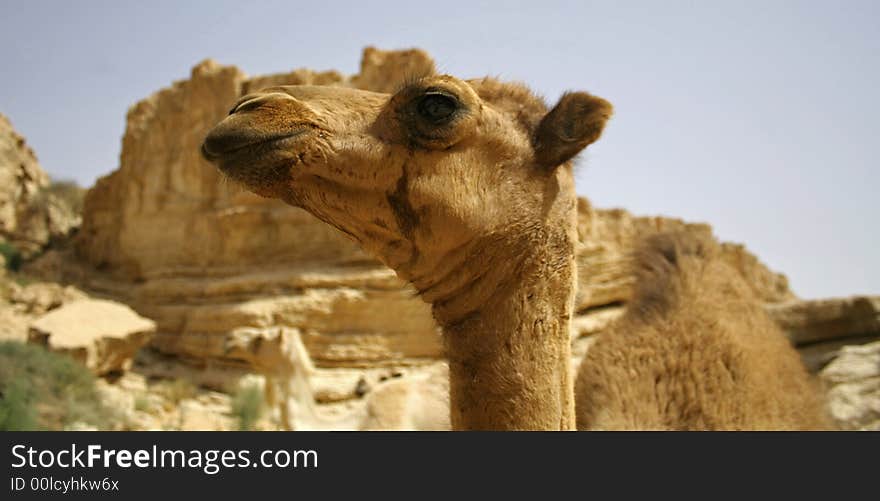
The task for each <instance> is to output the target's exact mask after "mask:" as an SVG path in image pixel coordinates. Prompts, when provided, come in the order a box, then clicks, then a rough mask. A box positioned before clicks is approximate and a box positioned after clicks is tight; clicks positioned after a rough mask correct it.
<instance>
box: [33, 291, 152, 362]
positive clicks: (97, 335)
mask: <svg viewBox="0 0 880 501" xmlns="http://www.w3.org/2000/svg"><path fill="white" fill-rule="evenodd" d="M155 330H156V324H155V323H154V322H153V321H152V320H149V319H146V318H143V317H141V316H140V315H138V314H137V313H135V312H134V311H132V309H131V308H129V307H127V306H125V305H123V304H119V303H115V302H113V301H107V300H98V299H81V300H78V301H73V302H71V303H68V304H66V305H64V306H62V307H60V308H57V309H55V310H53V311H51V312H49V313H47V314H45V315H43V316H42V317H40V318H38V319H37V320H36V321H35V322H33V323H32V324H31V326H30V330H29V332H28V341H29V342H31V343H37V344H41V345H43V346H45V347H46V348H48V349H49V350H51V351H55V352H60V353H67V354H69V355H71V356H72V357H73V358H74V359H76V360H77V361H79V362H80V363H82V364H83V365H85V366H86V367H87V368H89V369H90V370H91V371H92V372H94V373H95V374H97V375H106V374H109V373H113V372H122V371H125V370H128V369H129V368H130V367H131V364H132V359H133V358H134V355H135V353H137V351H138V350H139V349H140V348H141V347H142V346H144V345H145V344H146V343H147V341H149V338H150V336H152V335H153V332H155Z"/></svg>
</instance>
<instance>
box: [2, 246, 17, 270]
mask: <svg viewBox="0 0 880 501" xmlns="http://www.w3.org/2000/svg"><path fill="white" fill-rule="evenodd" d="M0 254H3V257H4V258H5V259H6V269H8V270H10V271H18V270H19V269H20V268H21V259H22V258H21V252H20V251H19V250H18V248H16V247H15V246H14V245H12V244H11V243H9V242H0Z"/></svg>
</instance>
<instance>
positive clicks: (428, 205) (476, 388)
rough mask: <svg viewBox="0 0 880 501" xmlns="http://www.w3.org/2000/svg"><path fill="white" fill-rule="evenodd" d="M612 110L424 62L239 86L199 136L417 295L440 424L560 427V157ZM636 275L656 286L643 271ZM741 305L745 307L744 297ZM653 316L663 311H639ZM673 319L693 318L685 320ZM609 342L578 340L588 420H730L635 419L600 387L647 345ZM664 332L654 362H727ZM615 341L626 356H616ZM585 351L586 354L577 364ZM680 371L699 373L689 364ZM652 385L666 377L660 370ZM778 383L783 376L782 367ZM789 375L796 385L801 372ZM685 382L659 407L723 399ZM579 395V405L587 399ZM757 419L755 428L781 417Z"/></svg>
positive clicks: (563, 363) (621, 383) (566, 182)
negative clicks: (441, 391) (371, 81)
mask: <svg viewBox="0 0 880 501" xmlns="http://www.w3.org/2000/svg"><path fill="white" fill-rule="evenodd" d="M611 114H612V106H611V104H610V103H609V102H607V101H606V100H604V99H602V98H600V97H597V96H593V95H591V94H589V93H586V92H570V93H567V94H564V95H563V96H562V97H561V98H560V100H559V101H558V102H557V104H556V105H555V106H554V107H553V108H552V109H550V110H549V111H548V107H547V106H546V105H545V104H544V102H543V101H542V100H541V99H539V98H538V97H536V96H535V95H534V94H533V93H532V92H531V91H529V90H528V89H527V88H526V87H525V86H523V85H520V84H512V83H502V82H499V81H497V80H495V79H491V78H482V79H475V80H460V79H457V78H455V77H452V76H449V75H428V76H424V77H421V78H418V79H414V80H412V81H409V82H407V83H406V84H405V85H403V86H402V87H401V88H400V89H399V90H398V91H397V92H395V93H393V94H385V93H376V92H368V91H363V90H356V89H351V88H344V87H328V86H305V85H304V86H282V87H271V88H267V89H264V90H262V91H260V92H256V93H252V94H248V95H245V96H243V97H242V98H241V99H239V101H238V102H237V103H235V105H234V106H233V108H232V110H231V111H230V113H229V116H227V117H226V118H225V119H223V120H222V121H221V122H220V123H219V124H217V125H216V126H215V127H214V128H213V129H212V130H211V131H210V132H209V133H208V135H207V137H206V138H205V141H204V143H203V145H202V153H203V155H204V156H205V158H206V159H208V160H209V161H211V162H214V163H215V164H216V165H217V167H218V168H219V169H220V170H221V171H222V172H223V173H224V174H225V175H226V176H227V177H229V178H231V179H233V180H235V181H238V182H239V183H241V184H243V185H244V186H245V187H247V188H248V189H250V190H251V191H253V192H254V193H257V194H258V195H261V196H264V197H269V198H277V199H280V200H282V201H284V202H286V203H288V204H290V205H293V206H297V207H302V208H304V209H305V210H307V211H309V212H310V213H311V214H313V215H314V216H316V217H317V218H319V219H321V220H323V221H324V222H326V223H328V224H330V225H332V226H334V227H336V228H337V229H339V230H340V231H341V232H343V233H345V234H346V235H348V236H349V237H350V238H351V239H353V240H355V241H356V242H358V243H359V244H360V245H361V246H362V247H363V248H364V249H365V250H366V251H367V252H369V253H371V254H372V255H374V256H376V257H377V258H378V259H379V260H381V261H382V262H383V263H385V264H386V265H387V266H389V267H390V268H392V269H393V270H395V272H396V273H397V275H398V276H399V277H401V278H402V279H404V280H406V281H408V282H410V283H411V284H412V285H413V286H414V288H415V289H416V290H417V291H418V293H419V295H420V296H421V298H422V299H423V300H425V301H426V302H428V303H429V304H431V307H432V313H433V316H434V318H435V319H436V321H437V323H438V325H439V326H440V327H441V330H442V332H443V339H444V344H445V348H446V354H447V357H448V360H449V398H450V410H449V412H450V422H451V426H452V428H453V429H456V430H477V429H492V430H574V429H575V427H576V416H575V401H574V400H575V398H574V395H575V393H574V381H573V371H572V369H571V366H570V352H571V346H570V334H569V332H570V322H571V316H572V313H573V309H574V292H575V288H576V273H575V262H574V253H575V245H576V243H577V234H576V217H577V213H576V207H577V198H576V194H575V189H574V179H573V172H572V159H573V158H574V157H575V156H576V155H577V154H578V153H579V152H581V151H582V150H584V149H585V148H586V147H587V146H588V145H590V144H592V143H594V142H595V141H596V140H598V139H599V137H600V136H601V134H602V132H603V130H604V127H605V124H606V122H607V121H608V119H609V118H610V116H611ZM688 276H689V275H685V278H687V277H688ZM648 278H651V279H652V280H653V277H648ZM661 278H662V277H661ZM683 280H684V279H683ZM688 280H689V279H688ZM714 285H718V286H719V287H730V285H728V284H725V283H723V282H722V283H718V284H714ZM643 290H644V291H648V290H652V289H651V286H650V284H646V285H644V287H643ZM719 297H720V296H719ZM689 298H690V296H689ZM670 301H673V300H672V299H670ZM661 303H662V302H661V301H659V300H658V302H657V304H661ZM719 307H724V308H729V309H730V310H731V312H735V311H737V310H736V309H735V308H734V307H733V306H730V307H725V306H723V305H719ZM679 311H682V312H684V311H686V309H684V308H679ZM739 311H743V312H747V313H748V314H750V315H751V314H753V313H754V311H753V310H752V309H750V308H745V307H742V308H740V310H739ZM702 313H703V317H701V319H702V320H703V321H704V322H708V323H710V324H711V323H712V322H716V320H713V318H712V317H711V313H712V311H711V308H710V307H709V304H708V303H707V305H706V307H705V308H704V310H703V311H702ZM685 316H686V315H684V314H682V317H685ZM649 318H650V319H655V318H656V319H657V321H658V322H662V321H663V318H661V317H659V316H644V319H645V320H648V319H649ZM717 321H718V322H721V321H722V319H718V320H717ZM723 321H731V320H729V319H727V320H723ZM732 321H733V322H734V323H735V322H736V319H733V320H732ZM753 323H754V324H755V325H759V324H761V322H760V321H759V320H757V319H755V320H753ZM633 325H635V324H633ZM682 325H692V326H695V327H699V328H702V327H705V325H704V324H700V323H699V322H697V321H694V322H693V323H692V324H684V323H682ZM761 325H763V324H761ZM638 326H639V327H644V326H642V325H641V324H638ZM742 327H749V323H748V322H746V324H745V325H743V326H742ZM763 327H765V328H766V326H763ZM739 328H740V326H736V325H732V326H731V329H733V330H736V329H739ZM765 330H767V329H765ZM642 332H643V333H644V335H645V336H646V337H648V338H652V339H651V340H652V341H653V342H654V343H655V344H659V345H660V347H661V348H662V347H663V340H662V339H657V338H658V336H660V334H662V333H665V332H666V331H665V330H664V326H662V325H660V326H656V327H653V328H652V327H644V328H643V329H642ZM712 332H714V331H712ZM634 335H636V334H634ZM707 335H708V336H712V334H711V332H710V333H709V334H707ZM745 337H746V338H748V339H752V338H754V335H751V334H748V335H746V336H745ZM615 339H618V340H615ZM620 339H623V336H619V337H618V338H612V337H609V340H608V341H607V342H608V348H602V345H600V346H599V347H598V348H599V349H597V350H595V351H591V352H592V353H593V355H590V356H588V358H589V360H587V361H585V364H584V367H583V368H582V376H583V377H582V378H581V380H582V382H583V384H581V385H580V389H582V390H583V389H590V390H595V391H597V392H598V393H597V395H594V396H589V395H586V396H585V395H581V399H582V400H583V404H582V405H579V407H580V408H581V410H582V411H583V412H581V414H580V415H581V416H582V419H581V422H582V423H583V424H585V426H588V427H593V428H664V427H668V428H676V429H677V428H690V427H702V426H705V427H707V428H708V427H714V426H721V427H723V426H728V425H730V426H732V427H738V425H739V424H740V423H739V422H738V421H721V420H719V421H712V420H709V419H708V417H707V418H704V419H703V421H700V420H697V421H695V422H694V423H689V422H688V423H684V424H682V423H679V422H674V423H671V424H668V423H665V422H662V421H658V420H656V419H653V420H651V419H648V420H644V421H643V420H642V414H645V413H644V412H642V410H641V407H640V406H641V405H643V404H641V403H640V402H639V401H637V400H632V401H631V402H630V401H627V402H628V403H625V404H620V405H617V406H615V402H614V401H613V397H614V395H613V394H611V389H612V388H623V387H626V386H627V385H628V384H630V380H631V376H632V374H630V373H629V372H628V368H627V367H626V366H625V365H623V366H617V367H615V366H613V365H615V364H617V363H618V362H620V363H624V362H629V361H631V359H633V357H635V359H636V360H637V359H638V356H639V355H640V354H641V353H646V352H645V351H644V350H642V348H641V347H640V346H639V345H638V344H637V343H623V341H620ZM688 339H690V342H691V343H693V342H695V341H694V339H693V338H688ZM697 340H698V341H701V340H699V339H697ZM636 341H637V342H641V340H639V339H636ZM777 341H778V340H777V339H775V338H774V340H772V341H768V342H767V343H769V344H774V343H776V344H775V345H774V346H775V348H774V349H773V350H770V351H769V352H766V353H756V351H755V350H751V351H749V350H745V351H741V352H735V353H733V354H732V355H731V356H733V357H734V358H736V357H740V356H746V357H747V356H756V357H765V358H764V360H763V363H765V364H773V363H776V362H777V360H776V358H775V357H776V355H778V354H780V353H782V358H783V359H785V360H784V361H783V362H784V364H785V366H786V367H788V366H789V365H790V363H789V362H791V360H789V359H790V358H791V357H790V356H789V355H790V354H786V353H784V352H785V349H784V348H783V347H782V346H781V345H779V343H777ZM767 343H764V344H767ZM670 346H671V349H673V350H678V349H680V348H683V349H686V350H690V351H685V352H683V353H680V354H678V353H676V352H675V351H673V352H670V353H668V358H669V360H670V361H671V362H674V364H673V365H671V366H669V367H668V368H667V369H665V370H668V371H669V372H668V373H665V374H662V376H664V377H665V376H667V375H668V376H669V377H672V378H678V377H681V373H682V371H688V370H689V369H688V367H695V368H698V367H701V366H700V365H689V364H710V363H720V364H724V363H727V362H726V360H725V359H724V358H723V357H722V358H720V359H718V358H714V359H712V360H700V361H697V360H691V358H693V357H700V356H703V355H704V354H710V355H712V356H715V355H717V354H718V352H717V350H715V351H713V350H708V349H707V351H705V352H702V351H700V350H699V349H695V348H699V346H694V345H692V344H691V345H688V344H687V343H685V345H683V346H680V345H670ZM788 349H789V350H791V348H790V347H789V348H788ZM621 351H622V352H625V353H626V355H627V357H628V358H627V359H623V358H621V357H620V356H618V355H619V352H621ZM792 353H793V351H792ZM603 354H605V355H603ZM795 356H796V355H795ZM759 363H761V362H759V361H756V362H755V364H759ZM596 364H599V365H600V367H597V368H595V371H596V372H595V374H593V373H590V372H589V370H590V366H592V365H596ZM603 364H606V365H608V364H610V365H612V366H608V367H606V366H605V365H603ZM749 367H751V366H748V364H746V365H743V370H747V369H748V368H749ZM695 370H697V369H695ZM780 370H781V371H783V372H784V371H785V370H786V369H780ZM584 371H587V372H584ZM767 372H768V371H764V372H763V373H764V374H766V373H767ZM769 372H772V371H769ZM594 376H595V377H594ZM603 377H605V378H611V379H610V380H608V381H603V380H602V378H603ZM713 377H714V373H713ZM794 379H797V378H794ZM692 381H696V382H699V381H701V379H700V375H699V374H695V375H694V376H693V380H692ZM736 381H738V380H737V379H734V382H736ZM749 381H751V382H752V383H751V384H754V381H753V380H749ZM785 381H788V382H791V380H790V379H786V380H785ZM651 384H654V385H655V386H657V387H658V388H659V387H660V386H662V385H668V384H674V383H671V382H667V381H664V380H662V378H661V379H658V380H656V381H654V382H652V383H651ZM731 384H733V383H731ZM638 388H642V389H643V390H644V388H645V386H644V385H641V386H638ZM707 388H709V389H710V390H712V391H714V390H715V387H714V386H711V385H710V386H707ZM726 388H727V389H730V388H731V386H728V387H726ZM774 388H776V389H777V390H779V391H782V389H785V390H788V389H789V387H787V386H786V385H785V382H780V384H779V385H778V386H774ZM697 389H699V388H697ZM790 389H791V390H792V391H801V390H803V385H801V384H792V385H791V386H790ZM693 390H695V389H694V388H692V387H690V386H688V387H686V388H685V389H684V390H683V391H684V393H683V394H682V393H681V392H670V393H669V394H668V396H667V395H666V394H664V395H661V398H670V399H673V400H669V401H666V404H668V405H670V406H673V407H675V408H676V409H681V410H682V412H685V415H684V416H681V418H682V419H685V418H687V416H688V415H687V412H688V411H689V409H690V407H688V405H689V402H691V401H692V400H699V399H710V400H712V399H715V401H717V398H726V397H730V396H731V395H732V396H734V397H736V396H737V392H736V391H734V392H733V394H731V393H727V394H724V395H713V394H711V393H707V394H699V395H695V394H694V393H693V392H692V391H693ZM632 391H633V392H637V390H636V389H633V390H632ZM774 391H775V390H774ZM636 394H637V393H636ZM765 396H766V395H765ZM716 397H717V398H716ZM771 397H772V398H771V400H772V399H773V398H780V399H785V398H787V397H786V396H784V395H781V394H774V395H771ZM679 398H684V399H685V401H684V402H682V403H679V402H678V400H677V399H679ZM646 402H650V401H646ZM750 402H752V403H754V401H750ZM747 404H748V402H747ZM603 405H604V406H607V407H605V408H603V407H601V406H603ZM630 405H633V406H635V410H634V409H633V408H630ZM644 405H654V406H656V405H655V403H645V404H644ZM706 405H713V404H712V402H706ZM719 405H722V406H725V405H727V403H724V402H722V403H719ZM731 405H734V404H731ZM748 405H751V404H748ZM768 405H769V404H768ZM584 406H587V407H593V408H592V409H590V410H589V412H588V411H586V410H584V409H585V407H584ZM740 410H744V409H740ZM770 414H772V413H770ZM761 416H763V414H761ZM649 417H652V418H653V416H649ZM646 419H647V418H646ZM742 419H743V420H748V416H743V417H742ZM760 419H761V420H758V421H754V422H753V423H754V424H755V427H762V426H767V427H771V426H773V427H775V426H776V425H777V424H778V423H781V421H771V420H767V421H762V420H763V419H764V418H763V417H761V418H760ZM780 419H781V418H780ZM779 426H780V427H784V426H782V425H781V424H779ZM742 427H747V426H746V425H743V426H742ZM793 427H794V426H793Z"/></svg>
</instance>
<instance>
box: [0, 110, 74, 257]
mask: <svg viewBox="0 0 880 501" xmlns="http://www.w3.org/2000/svg"><path fill="white" fill-rule="evenodd" d="M61 186H62V188H63V189H64V190H65V192H66V193H69V192H71V191H76V190H77V188H76V187H75V185H73V184H71V183H64V184H63V185H61ZM74 195H76V194H74ZM79 222H80V216H79V213H78V208H76V207H72V206H71V204H70V203H69V200H68V199H67V198H66V197H65V196H62V195H61V193H59V192H57V191H56V190H54V189H53V188H52V186H51V183H50V180H49V175H48V174H46V172H45V171H43V169H42V167H40V164H39V162H37V156H36V155H35V154H34V151H33V150H32V149H31V148H30V147H29V146H28V145H27V143H26V142H25V139H24V138H23V137H22V136H21V135H20V134H18V133H17V132H16V131H15V130H14V129H13V128H12V124H11V123H10V122H9V119H7V118H6V117H5V116H4V115H2V114H0V239H2V240H5V241H8V242H11V243H12V244H13V245H14V246H15V247H16V248H17V249H18V250H19V251H21V252H22V254H23V255H24V256H25V257H29V256H32V255H34V254H36V253H37V252H39V251H40V250H41V249H42V248H43V247H44V246H45V245H46V244H48V243H49V241H50V240H51V239H53V238H61V237H64V236H66V235H67V234H68V233H70V231H71V230H72V229H74V228H75V227H77V226H78V225H79Z"/></svg>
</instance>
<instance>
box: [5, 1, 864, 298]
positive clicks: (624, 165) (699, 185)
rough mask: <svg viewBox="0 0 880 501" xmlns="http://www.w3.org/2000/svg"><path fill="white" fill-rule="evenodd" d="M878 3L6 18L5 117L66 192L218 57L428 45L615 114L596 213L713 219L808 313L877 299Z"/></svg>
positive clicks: (220, 8)
mask: <svg viewBox="0 0 880 501" xmlns="http://www.w3.org/2000/svg"><path fill="white" fill-rule="evenodd" d="M878 26H880V2H877V1H863V2H858V1H841V2H831V1H824V2H810V1H787V2H783V1H739V2H734V1H723V2H722V1H699V2H698V1H691V2H683V1H662V2H661V1H642V2H635V1H609V2H553V1H542V2H534V1H532V2H503V3H502V2H479V1H467V2H458V1H447V0H444V1H443V2H433V3H425V2H413V1H407V2H382V1H370V2H364V1H360V2H351V3H350V4H346V3H345V2H314V1H310V2H296V1H283V2H270V1H251V2H242V1H240V0H239V1H210V2H208V1H188V2H176V1H175V2H168V1H150V2H143V1H141V2H133V1H107V2H98V1H86V0H83V1H77V2H62V1H60V0H59V1H26V2H25V1H21V2H14V1H9V0H0V68H2V70H0V75H2V76H0V112H2V113H4V114H6V115H7V116H9V117H10V119H11V120H12V122H13V125H14V126H15V127H16V129H18V130H19V132H21V133H22V134H24V135H25V137H26V138H27V140H28V142H29V144H30V145H31V146H32V147H33V148H34V150H35V151H36V152H37V155H38V157H39V159H40V162H41V164H42V165H43V167H44V168H45V169H46V170H47V171H48V172H49V173H50V174H51V175H52V176H53V177H55V178H68V179H71V178H72V179H76V180H77V181H78V182H80V184H83V185H87V186H88V185H91V184H92V183H93V182H94V179H95V178H96V177H97V176H100V175H103V174H106V173H108V172H110V171H112V170H113V169H115V168H116V167H117V165H118V155H119V149H120V143H121V137H122V134H123V131H124V126H125V113H126V110H127V109H128V107H129V106H130V105H131V104H133V103H134V102H136V101H137V100H139V99H142V98H143V97H146V96H147V95H149V94H150V93H152V92H154V91H155V90H158V89H159V88H161V87H164V86H167V85H169V84H170V83H171V82H172V81H174V80H178V79H182V78H186V77H187V76H188V74H189V70H190V68H191V67H192V66H193V65H194V64H196V63H197V62H198V61H200V60H202V59H204V58H206V57H212V58H214V59H217V60H218V61H219V62H221V63H224V64H235V65H238V66H239V67H241V68H242V69H243V70H244V71H246V72H247V73H249V74H262V73H273V72H280V71H288V70H290V69H293V68H298V67H309V68H313V69H338V70H340V71H343V72H346V73H353V72H356V71H357V68H358V63H359V59H360V52H361V49H362V48H363V46H365V45H375V46H377V47H379V48H385V49H388V48H407V47H413V46H415V47H421V48H424V49H426V50H428V51H429V52H430V53H431V54H432V55H433V56H434V57H435V59H436V60H437V63H438V67H439V68H440V70H441V71H443V72H448V73H451V74H454V75H456V76H459V77H477V76H483V75H492V76H497V77H500V78H503V79H509V80H519V81H523V82H526V83H527V84H529V85H530V86H531V87H532V88H533V89H535V90H536V91H537V92H539V93H541V94H542V95H544V96H545V97H546V98H547V99H548V101H554V100H555V99H557V98H558V97H559V95H560V94H561V93H562V92H563V91H565V90H567V89H574V90H588V91H590V92H593V93H596V94H598V95H601V96H603V97H605V98H607V99H609V100H610V101H612V102H613V103H614V105H615V106H616V115H615V117H614V119H613V121H612V123H611V124H610V126H609V128H608V129H607V132H606V135H605V136H604V137H603V139H602V140H601V141H600V142H599V143H597V144H596V145H594V146H592V147H591V148H590V151H589V152H588V153H587V154H586V155H584V156H583V157H582V158H581V160H580V162H579V164H580V165H579V170H578V192H579V193H580V194H582V195H585V196H587V197H589V198H590V199H591V200H592V201H593V203H594V204H595V205H597V206H601V207H624V208H626V209H629V210H630V211H632V212H634V213H636V214H641V215H647V214H663V215H669V216H676V217H682V218H685V219H688V220H692V221H705V222H708V223H710V224H712V226H713V227H714V228H715V231H716V234H717V235H719V236H720V237H721V238H722V239H725V240H730V241H736V242H742V243H745V244H746V245H747V246H748V247H749V249H751V250H752V251H754V252H755V253H756V254H757V255H758V256H759V257H760V258H761V259H762V260H763V261H764V262H765V263H767V264H769V265H770V266H771V267H772V268H773V269H775V270H778V271H782V272H784V273H786V275H788V277H789V279H790V281H791V285H792V287H793V289H794V291H795V292H796V293H797V294H799V295H801V296H803V297H826V296H840V295H850V294H856V293H874V294H880V260H878V254H880V253H878V251H880V232H878V231H877V229H876V228H877V227H878V224H877V222H876V221H875V219H876V217H877V215H878V213H880V211H878V208H880V203H878V202H877V191H878V189H880V165H878V153H877V151H878V148H877V143H878V136H880V134H878V132H880V127H878V123H880V122H878V117H880V98H878V89H880V28H878Z"/></svg>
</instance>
